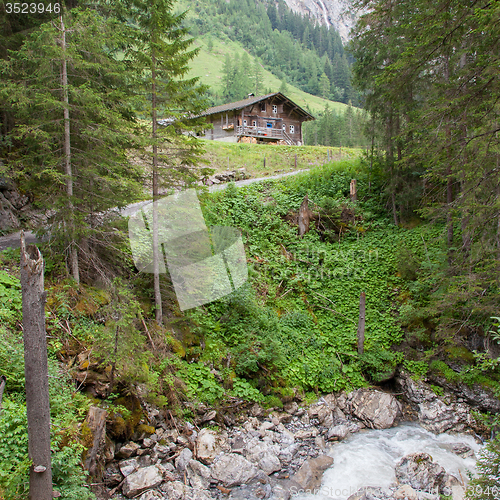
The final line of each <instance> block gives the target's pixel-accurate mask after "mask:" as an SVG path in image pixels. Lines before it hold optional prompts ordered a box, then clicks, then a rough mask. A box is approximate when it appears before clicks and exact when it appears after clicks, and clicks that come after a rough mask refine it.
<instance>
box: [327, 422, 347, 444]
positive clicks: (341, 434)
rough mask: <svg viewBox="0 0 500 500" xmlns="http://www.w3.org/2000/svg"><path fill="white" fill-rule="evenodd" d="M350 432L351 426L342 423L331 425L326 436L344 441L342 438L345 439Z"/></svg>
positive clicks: (329, 438) (331, 439)
mask: <svg viewBox="0 0 500 500" xmlns="http://www.w3.org/2000/svg"><path fill="white" fill-rule="evenodd" d="M348 434H349V427H347V425H344V424H340V425H334V426H333V427H330V429H329V430H328V434H327V436H326V437H327V439H328V440H330V441H335V440H338V441H342V439H345V437H346V436H347V435H348Z"/></svg>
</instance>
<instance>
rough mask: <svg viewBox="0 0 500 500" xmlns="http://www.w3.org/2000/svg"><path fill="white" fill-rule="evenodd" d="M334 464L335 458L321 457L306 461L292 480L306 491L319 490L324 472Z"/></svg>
mask: <svg viewBox="0 0 500 500" xmlns="http://www.w3.org/2000/svg"><path fill="white" fill-rule="evenodd" d="M332 464H333V458H332V457H329V456H328V455H320V456H319V457H317V458H310V459H309V460H306V461H305V462H304V463H303V464H302V465H301V467H300V469H299V470H298V471H297V472H296V473H295V474H294V475H293V476H292V478H291V479H292V480H293V481H295V482H296V483H297V484H299V485H300V487H301V488H303V489H305V490H314V489H318V488H319V486H320V485H321V478H322V477H323V472H324V471H325V470H326V469H328V467H330V466H331V465H332Z"/></svg>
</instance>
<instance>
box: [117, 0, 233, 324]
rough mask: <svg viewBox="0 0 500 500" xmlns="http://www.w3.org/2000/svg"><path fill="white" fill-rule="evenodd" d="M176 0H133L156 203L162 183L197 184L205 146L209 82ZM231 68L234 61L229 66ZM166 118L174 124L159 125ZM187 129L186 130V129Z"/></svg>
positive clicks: (129, 56)
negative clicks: (204, 81)
mask: <svg viewBox="0 0 500 500" xmlns="http://www.w3.org/2000/svg"><path fill="white" fill-rule="evenodd" d="M173 6H174V2H173V1H172V0H153V1H146V0H132V1H131V2H130V10H129V11H128V14H129V16H130V18H131V20H132V22H133V25H135V26H136V28H135V29H134V30H133V36H134V40H135V44H134V46H133V47H131V48H130V49H129V50H128V51H127V53H126V55H125V60H126V61H127V62H129V63H130V64H131V66H132V67H133V68H134V70H135V76H136V80H135V82H134V83H135V88H136V92H137V95H138V96H139V97H140V98H141V101H142V106H143V110H144V113H145V115H146V116H147V117H148V120H149V121H150V123H151V125H150V126H149V125H148V127H147V130H146V131H145V137H146V139H145V142H146V144H147V145H148V146H149V147H150V148H151V176H152V192H153V193H152V194H153V203H156V202H157V201H158V199H159V196H160V188H161V187H162V186H164V187H172V186H175V185H177V186H186V185H192V184H193V183H194V182H196V181H197V180H198V176H197V175H196V170H195V169H194V168H193V167H194V166H195V165H196V164H197V163H198V159H199V155H200V153H201V151H202V148H201V144H200V142H199V141H198V140H197V139H196V137H195V136H194V133H196V132H198V131H200V130H201V128H202V126H203V123H204V120H193V119H192V117H193V115H199V114H200V113H201V111H203V110H204V109H205V108H206V102H205V100H204V99H203V94H204V92H205V90H206V88H205V87H201V86H199V85H198V79H197V78H192V79H186V78H185V77H186V74H187V72H188V70H189V66H188V64H189V62H190V61H191V60H192V59H193V58H194V56H195V55H196V53H197V50H196V49H192V48H191V45H192V43H193V39H192V38H189V37H188V30H187V28H185V27H184V26H183V21H184V19H185V13H182V14H174V12H173ZM227 69H228V71H229V67H228V68H227ZM160 119H166V120H167V121H168V122H167V123H168V126H164V127H159V120H160ZM181 131H183V132H185V134H182V133H180V132H181ZM160 255H161V253H160V248H159V245H158V220H157V210H153V264H154V273H153V277H154V295H155V307H156V321H157V323H158V324H160V323H161V322H162V318H163V313H162V301H161V290H160V274H159V259H160Z"/></svg>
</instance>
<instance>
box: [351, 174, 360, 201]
mask: <svg viewBox="0 0 500 500" xmlns="http://www.w3.org/2000/svg"><path fill="white" fill-rule="evenodd" d="M349 189H350V192H351V201H357V199H358V192H357V191H356V179H352V180H351V185H350V186H349Z"/></svg>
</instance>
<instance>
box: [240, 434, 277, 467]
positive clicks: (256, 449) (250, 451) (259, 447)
mask: <svg viewBox="0 0 500 500" xmlns="http://www.w3.org/2000/svg"><path fill="white" fill-rule="evenodd" d="M279 452H280V447H279V446H278V445H272V444H271V445H270V444H268V443H266V442H264V441H260V440H259V439H257V438H253V439H251V440H250V441H248V443H247V444H246V446H245V452H244V454H245V458H246V459H247V460H249V461H250V462H254V463H258V462H259V461H260V460H261V458H262V457H264V455H275V456H276V455H278V454H279Z"/></svg>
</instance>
